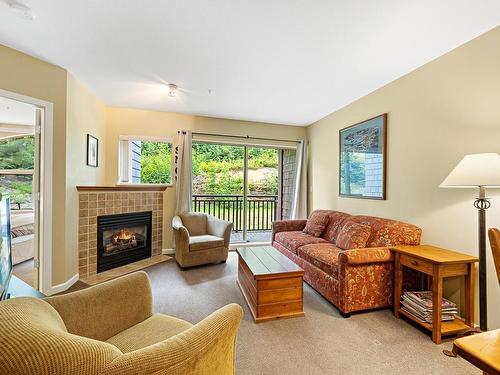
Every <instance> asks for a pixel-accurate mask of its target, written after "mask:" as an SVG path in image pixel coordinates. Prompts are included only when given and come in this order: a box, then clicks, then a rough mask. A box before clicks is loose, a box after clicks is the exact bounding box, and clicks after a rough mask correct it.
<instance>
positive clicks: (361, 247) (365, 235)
mask: <svg viewBox="0 0 500 375" xmlns="http://www.w3.org/2000/svg"><path fill="white" fill-rule="evenodd" d="M421 234H422V230H421V229H420V228H418V227H416V226H415V225H412V224H407V223H403V222H400V221H395V220H390V219H383V218H378V217H372V216H353V215H349V214H347V213H344V212H338V211H331V210H316V211H314V212H313V213H312V214H311V216H310V217H309V219H308V220H282V221H276V222H274V223H273V234H272V240H273V246H274V247H275V248H276V249H277V250H279V251H280V252H281V253H283V254H284V255H286V256H287V257H288V258H290V259H291V260H292V261H294V262H295V263H296V264H297V265H299V266H300V267H301V268H302V269H304V271H305V272H304V280H305V281H306V282H307V283H308V284H309V285H311V286H312V287H313V288H314V289H316V290H317V291H318V292H319V293H321V294H322V295H323V296H324V297H325V298H326V299H328V300H329V301H330V302H331V303H333V304H334V305H335V306H336V307H337V308H338V309H339V310H340V313H341V314H342V315H343V316H349V314H350V313H351V312H354V311H361V310H369V309H374V308H382V307H387V306H391V305H392V299H393V271H394V267H393V255H392V253H391V251H390V250H389V246H396V245H419V244H420V238H421Z"/></svg>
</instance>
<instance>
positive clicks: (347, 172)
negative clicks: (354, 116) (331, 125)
mask: <svg viewBox="0 0 500 375" xmlns="http://www.w3.org/2000/svg"><path fill="white" fill-rule="evenodd" d="M339 139H340V147H339V148H340V157H339V159H340V168H339V171H340V178H339V193H340V196H341V197H350V198H363V199H386V169H387V168H386V166H387V113H384V114H383V115H380V116H377V117H374V118H371V119H369V120H366V121H363V122H360V123H358V124H355V125H352V126H349V127H347V128H345V129H341V130H340V132H339Z"/></svg>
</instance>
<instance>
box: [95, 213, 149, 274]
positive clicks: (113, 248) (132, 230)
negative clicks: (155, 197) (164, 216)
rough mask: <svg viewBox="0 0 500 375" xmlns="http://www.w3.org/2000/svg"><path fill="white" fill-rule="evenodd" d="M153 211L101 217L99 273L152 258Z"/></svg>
mask: <svg viewBox="0 0 500 375" xmlns="http://www.w3.org/2000/svg"><path fill="white" fill-rule="evenodd" d="M151 218H152V215H151V211H147V212H133V213H126V214H117V215H105V216H98V217H97V272H98V273H99V272H102V271H106V270H109V269H111V268H115V267H119V266H123V265H125V264H128V263H132V262H137V261H138V260H141V259H145V258H149V257H150V256H151V221H152V219H151Z"/></svg>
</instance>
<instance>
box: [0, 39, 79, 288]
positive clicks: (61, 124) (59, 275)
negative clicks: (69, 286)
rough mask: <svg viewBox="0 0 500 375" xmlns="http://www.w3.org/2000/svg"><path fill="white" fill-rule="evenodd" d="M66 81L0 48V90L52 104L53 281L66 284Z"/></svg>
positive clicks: (51, 68)
mask: <svg viewBox="0 0 500 375" xmlns="http://www.w3.org/2000/svg"><path fill="white" fill-rule="evenodd" d="M66 80H67V73H66V71H65V70H64V69H62V68H60V67H58V66H55V65H52V64H49V63H46V62H43V61H41V60H38V59H36V58H34V57H31V56H28V55H25V54H23V53H21V52H18V51H15V50H13V49H10V48H8V47H5V46H2V45H0V88H1V89H3V90H7V91H11V92H14V93H18V94H22V95H27V96H30V97H33V98H37V99H41V100H45V101H48V102H51V103H53V104H54V139H53V143H54V163H53V173H54V175H53V184H52V185H53V208H52V214H53V217H54V220H53V229H52V244H53V256H52V281H53V284H58V283H62V282H64V281H66V280H67V279H68V278H69V277H71V276H72V275H70V273H71V272H70V271H69V270H66V261H67V259H68V258H69V257H71V254H70V253H71V252H68V251H66V250H67V248H66V246H65V203H66V200H65V194H66V191H65V185H66V184H65V180H66V169H65V168H66V167H65V159H66Z"/></svg>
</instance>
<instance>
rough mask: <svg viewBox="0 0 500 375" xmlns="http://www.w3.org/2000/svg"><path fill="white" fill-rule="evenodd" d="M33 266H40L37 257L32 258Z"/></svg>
mask: <svg viewBox="0 0 500 375" xmlns="http://www.w3.org/2000/svg"><path fill="white" fill-rule="evenodd" d="M33 267H35V268H40V261H39V260H38V259H34V260H33Z"/></svg>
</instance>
